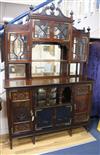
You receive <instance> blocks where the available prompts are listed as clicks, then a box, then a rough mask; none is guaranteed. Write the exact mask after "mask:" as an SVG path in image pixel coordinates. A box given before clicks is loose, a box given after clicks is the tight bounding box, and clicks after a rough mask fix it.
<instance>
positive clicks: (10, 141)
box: [9, 137, 12, 149]
mask: <svg viewBox="0 0 100 155" xmlns="http://www.w3.org/2000/svg"><path fill="white" fill-rule="evenodd" d="M9 143H10V149H12V138H11V137H10V138H9Z"/></svg>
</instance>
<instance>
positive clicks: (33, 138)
mask: <svg viewBox="0 0 100 155" xmlns="http://www.w3.org/2000/svg"><path fill="white" fill-rule="evenodd" d="M32 142H33V144H35V135H33V137H32Z"/></svg>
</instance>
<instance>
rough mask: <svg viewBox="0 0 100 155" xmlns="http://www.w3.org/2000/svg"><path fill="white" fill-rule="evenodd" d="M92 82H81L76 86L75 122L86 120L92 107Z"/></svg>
mask: <svg viewBox="0 0 100 155" xmlns="http://www.w3.org/2000/svg"><path fill="white" fill-rule="evenodd" d="M91 87H92V85H91V84H80V85H76V86H75V87H74V123H80V122H86V121H88V119H89V115H90V107H91Z"/></svg>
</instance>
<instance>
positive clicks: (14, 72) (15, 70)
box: [9, 64, 25, 78]
mask: <svg viewBox="0 0 100 155" xmlns="http://www.w3.org/2000/svg"><path fill="white" fill-rule="evenodd" d="M17 77H25V65H24V64H14V65H13V64H10V65H9V78H17Z"/></svg>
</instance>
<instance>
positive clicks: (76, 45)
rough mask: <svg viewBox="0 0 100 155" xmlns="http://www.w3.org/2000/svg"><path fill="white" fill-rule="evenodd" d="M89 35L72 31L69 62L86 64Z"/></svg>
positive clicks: (75, 30)
mask: <svg viewBox="0 0 100 155" xmlns="http://www.w3.org/2000/svg"><path fill="white" fill-rule="evenodd" d="M88 47H89V33H86V32H85V31H84V32H83V30H81V31H80V30H77V29H73V36H72V52H71V54H70V61H73V62H74V61H76V62H86V61H87V59H88V53H89V50H88Z"/></svg>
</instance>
